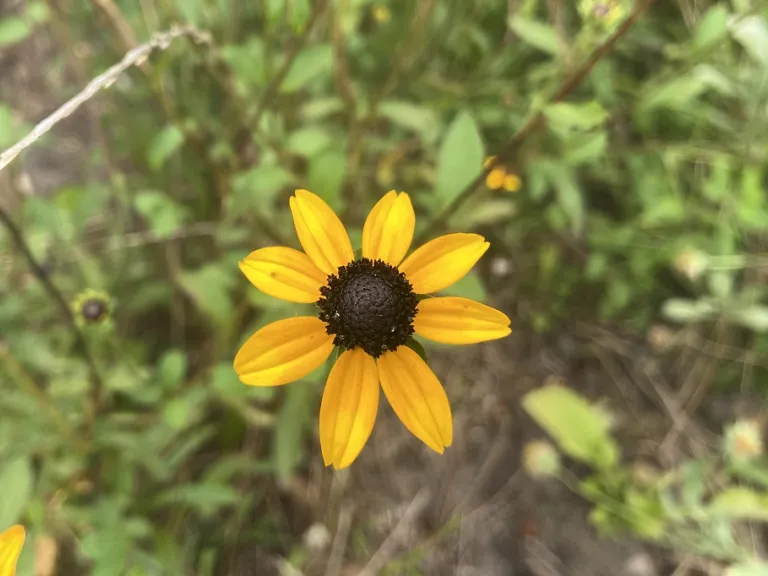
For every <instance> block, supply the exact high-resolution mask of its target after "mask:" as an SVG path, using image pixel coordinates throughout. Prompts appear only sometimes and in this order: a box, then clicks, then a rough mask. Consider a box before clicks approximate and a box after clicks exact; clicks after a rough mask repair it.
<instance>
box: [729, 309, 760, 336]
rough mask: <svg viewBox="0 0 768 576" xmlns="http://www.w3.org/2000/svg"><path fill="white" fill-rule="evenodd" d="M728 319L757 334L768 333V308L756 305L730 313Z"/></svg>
mask: <svg viewBox="0 0 768 576" xmlns="http://www.w3.org/2000/svg"><path fill="white" fill-rule="evenodd" d="M728 317H729V318H730V319H731V320H733V321H734V322H736V323H737V324H740V325H741V326H744V327H745V328H749V329H750V330H754V331H755V332H768V306H761V305H759V304H755V305H753V306H748V307H747V308H741V309H738V308H737V309H736V310H733V311H729V312H728Z"/></svg>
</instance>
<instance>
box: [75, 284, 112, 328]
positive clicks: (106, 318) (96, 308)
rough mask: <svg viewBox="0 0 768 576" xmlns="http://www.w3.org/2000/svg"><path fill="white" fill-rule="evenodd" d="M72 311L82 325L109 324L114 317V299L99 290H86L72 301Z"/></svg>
mask: <svg viewBox="0 0 768 576" xmlns="http://www.w3.org/2000/svg"><path fill="white" fill-rule="evenodd" d="M72 312H73V313H74V315H75V320H76V321H77V324H78V325H79V326H81V327H86V326H98V325H101V326H104V325H108V324H109V323H110V322H111V319H112V300H111V299H110V297H109V294H107V293H105V292H101V291H98V290H91V289H88V290H84V291H83V292H80V294H78V295H77V296H76V297H75V299H74V300H73V301H72Z"/></svg>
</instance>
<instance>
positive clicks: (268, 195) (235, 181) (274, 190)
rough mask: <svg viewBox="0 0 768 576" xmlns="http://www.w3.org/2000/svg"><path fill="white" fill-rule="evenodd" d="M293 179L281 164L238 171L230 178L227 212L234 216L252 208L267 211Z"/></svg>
mask: <svg viewBox="0 0 768 576" xmlns="http://www.w3.org/2000/svg"><path fill="white" fill-rule="evenodd" d="M294 180H295V178H294V176H293V174H291V173H290V172H288V171H287V170H286V169H285V168H282V167H281V166H269V165H261V166H256V167H255V168H251V169H250V170H247V171H245V172H240V173H239V174H236V175H235V176H234V177H233V178H232V196H231V197H230V200H229V202H228V204H227V213H228V214H230V215H231V216H234V217H237V216H240V215H241V214H243V213H244V212H248V211H249V210H254V209H256V210H259V211H260V212H262V213H269V206H270V205H271V203H272V201H273V200H274V198H275V196H277V194H278V193H279V192H280V191H281V190H283V189H284V188H285V187H286V186H288V185H290V184H292V183H293V182H294Z"/></svg>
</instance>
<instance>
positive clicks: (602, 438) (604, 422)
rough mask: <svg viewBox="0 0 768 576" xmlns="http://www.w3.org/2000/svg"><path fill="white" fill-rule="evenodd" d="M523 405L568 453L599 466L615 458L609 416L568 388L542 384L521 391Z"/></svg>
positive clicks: (611, 461)
mask: <svg viewBox="0 0 768 576" xmlns="http://www.w3.org/2000/svg"><path fill="white" fill-rule="evenodd" d="M523 408H524V409H525V411H526V412H527V413H528V414H529V415H530V416H531V418H533V419H534V420H535V421H536V423H537V424H538V425H539V426H541V427H542V428H543V429H544V430H545V431H546V432H547V433H548V434H549V435H550V436H552V438H553V439H554V440H555V441H556V442H557V444H558V445H559V446H560V449H561V450H562V451H563V452H565V453H566V454H568V455H569V456H570V457H572V458H574V459H576V460H580V461H582V462H587V463H590V464H593V465H595V466H596V467H598V468H602V469H606V468H610V467H612V466H615V465H616V463H617V462H618V457H619V448H618V446H617V444H616V442H615V441H614V440H613V438H611V436H610V434H609V429H610V418H609V416H608V415H607V414H606V413H605V412H604V411H603V410H602V409H600V408H597V407H595V406H593V405H591V404H590V403H589V402H588V401H587V400H586V399H585V398H584V397H582V396H581V395H579V394H578V393H577V392H575V391H573V390H571V389H570V388H566V387H565V386H562V385H559V384H548V385H545V386H544V387H542V388H539V389H538V390H534V391H532V392H529V393H528V394H526V395H525V397H524V398H523Z"/></svg>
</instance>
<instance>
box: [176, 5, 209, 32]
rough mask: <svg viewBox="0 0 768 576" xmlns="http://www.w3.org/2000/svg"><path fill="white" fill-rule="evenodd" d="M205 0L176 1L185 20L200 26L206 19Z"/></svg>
mask: <svg viewBox="0 0 768 576" xmlns="http://www.w3.org/2000/svg"><path fill="white" fill-rule="evenodd" d="M205 4H206V2H205V0H180V1H177V2H175V5H176V8H177V10H178V11H179V12H180V13H181V15H182V17H183V19H184V21H185V22H189V23H190V24H194V25H195V26H200V25H202V23H203V22H204V20H205Z"/></svg>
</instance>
